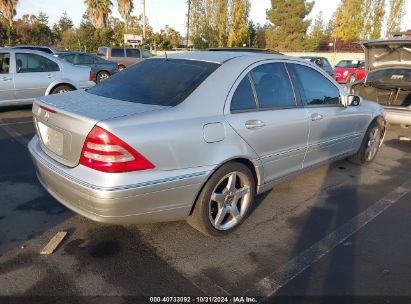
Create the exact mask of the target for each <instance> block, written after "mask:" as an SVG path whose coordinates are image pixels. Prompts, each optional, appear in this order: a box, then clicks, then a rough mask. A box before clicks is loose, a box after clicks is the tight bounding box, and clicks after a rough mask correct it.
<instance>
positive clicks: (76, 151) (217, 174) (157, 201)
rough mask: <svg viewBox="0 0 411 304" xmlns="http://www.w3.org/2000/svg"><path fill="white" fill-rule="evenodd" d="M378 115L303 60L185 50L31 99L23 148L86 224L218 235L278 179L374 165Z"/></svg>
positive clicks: (381, 127) (380, 128) (381, 126)
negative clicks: (86, 85)
mask: <svg viewBox="0 0 411 304" xmlns="http://www.w3.org/2000/svg"><path fill="white" fill-rule="evenodd" d="M384 115H385V113H384V110H383V108H382V107H381V106H379V105H377V104H376V103H372V102H368V101H363V100H362V99H361V98H359V97H357V96H348V95H346V93H345V92H344V91H343V90H342V89H340V87H339V85H338V84H337V83H336V82H335V81H334V80H333V79H332V78H331V77H330V76H329V75H328V74H326V72H324V71H323V70H321V69H320V68H318V67H317V66H314V65H313V64H311V63H309V62H307V61H306V60H302V59H298V58H294V57H287V56H282V55H270V54H258V53H246V52H245V53H241V52H192V53H184V54H176V55H172V56H168V58H151V59H147V60H145V61H143V62H141V63H139V64H136V65H134V66H132V67H130V68H129V69H128V70H126V71H124V72H122V73H118V74H116V75H114V76H113V77H111V78H110V79H108V80H106V81H104V82H102V83H101V84H99V85H97V86H95V87H93V88H90V89H88V90H87V91H85V92H72V93H68V94H65V95H64V96H58V97H57V96H48V97H42V98H38V99H37V100H36V102H35V103H34V105H33V116H34V121H35V125H36V128H37V135H36V136H35V137H34V138H33V139H32V140H31V142H30V144H29V149H30V152H31V155H32V158H33V162H34V164H35V167H36V168H37V174H38V177H39V180H40V182H41V183H42V184H43V186H44V187H45V188H46V189H47V190H48V191H49V193H50V194H51V195H53V196H54V197H55V198H56V199H57V200H58V201H60V202H61V203H62V204H64V205H65V206H67V207H68V208H70V209H72V210H74V211H75V212H77V213H79V214H81V215H83V216H86V217H88V218H90V219H92V220H95V221H99V222H106V223H144V222H156V221H172V220H181V219H187V220H188V222H189V223H190V224H191V225H192V226H193V227H195V228H197V229H198V230H200V231H201V232H203V233H205V234H208V235H224V234H226V233H228V232H230V231H232V230H233V229H235V228H236V227H238V226H239V224H240V223H242V222H243V221H244V219H245V218H246V216H247V214H248V213H249V211H250V207H251V205H252V203H253V201H254V197H255V195H256V194H259V193H262V192H264V191H267V190H269V189H271V188H272V187H273V186H274V185H275V184H276V183H278V182H279V181H280V180H282V179H284V178H285V177H288V176H290V175H292V174H296V173H299V172H301V171H302V170H306V169H308V168H311V167H314V166H318V165H320V164H324V163H327V162H330V161H334V160H337V159H342V158H345V157H350V159H351V160H352V161H354V162H356V163H358V164H364V163H368V162H370V161H372V160H373V159H374V157H375V155H376V154H377V151H378V149H379V147H380V145H381V143H382V140H383V136H384V132H385V118H384Z"/></svg>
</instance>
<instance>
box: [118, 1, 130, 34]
mask: <svg viewBox="0 0 411 304" xmlns="http://www.w3.org/2000/svg"><path fill="white" fill-rule="evenodd" d="M117 4H118V12H119V13H120V16H121V18H123V20H124V27H125V31H126V32H127V30H128V20H129V18H130V15H131V13H132V12H133V10H134V4H133V0H117Z"/></svg>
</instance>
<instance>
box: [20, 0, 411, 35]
mask: <svg viewBox="0 0 411 304" xmlns="http://www.w3.org/2000/svg"><path fill="white" fill-rule="evenodd" d="M112 2H113V3H114V7H113V9H112V11H113V16H115V17H120V15H119V13H118V11H117V6H116V2H117V1H116V0H112ZM339 2H340V1H339V0H315V4H314V8H313V10H312V12H311V14H310V16H309V18H312V19H314V18H315V16H316V15H317V14H318V13H319V12H320V11H322V12H323V15H324V19H325V20H326V21H328V20H329V18H330V17H331V15H332V13H333V12H334V11H335V9H336V8H337V6H338V3H339ZM270 5H271V1H270V0H251V12H250V17H251V20H253V21H254V23H260V24H265V23H266V15H265V12H266V9H267V8H269V7H270ZM134 7H135V9H134V12H133V14H134V15H139V14H141V12H142V5H141V0H134ZM405 9H406V12H407V13H406V16H405V17H404V18H403V20H404V21H403V30H406V29H411V0H406V7H405ZM40 11H43V12H45V13H46V14H47V15H48V16H49V23H50V25H52V24H54V23H55V22H56V21H57V20H58V19H59V18H60V16H61V15H62V14H63V12H64V11H66V12H67V14H68V15H69V16H70V17H71V19H72V20H73V22H74V24H75V25H76V26H77V25H79V24H80V21H81V17H82V15H83V13H84V11H85V5H84V0H70V1H68V0H20V1H19V2H18V6H17V18H19V17H21V16H22V15H24V14H38V13H39V12H40ZM186 12H187V4H186V0H146V15H147V17H148V19H149V24H150V25H151V26H152V27H153V28H154V31H158V30H160V29H161V28H164V27H165V25H169V26H171V27H173V28H175V29H176V30H178V31H179V32H180V33H181V34H182V35H184V33H185V31H186V30H185V26H186V24H185V23H186Z"/></svg>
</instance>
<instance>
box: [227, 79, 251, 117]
mask: <svg viewBox="0 0 411 304" xmlns="http://www.w3.org/2000/svg"><path fill="white" fill-rule="evenodd" d="M255 109H257V104H256V101H255V97H254V93H253V88H252V86H251V82H250V78H249V75H247V76H246V77H244V78H243V80H241V82H240V84H239V85H238V87H237V89H236V90H235V92H234V95H233V98H232V99H231V105H230V110H231V112H236V111H237V112H239V111H246V110H255Z"/></svg>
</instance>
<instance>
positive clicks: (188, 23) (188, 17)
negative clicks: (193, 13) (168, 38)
mask: <svg viewBox="0 0 411 304" xmlns="http://www.w3.org/2000/svg"><path fill="white" fill-rule="evenodd" d="M187 3H188V12H187V50H188V36H189V35H190V4H191V0H187Z"/></svg>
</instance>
